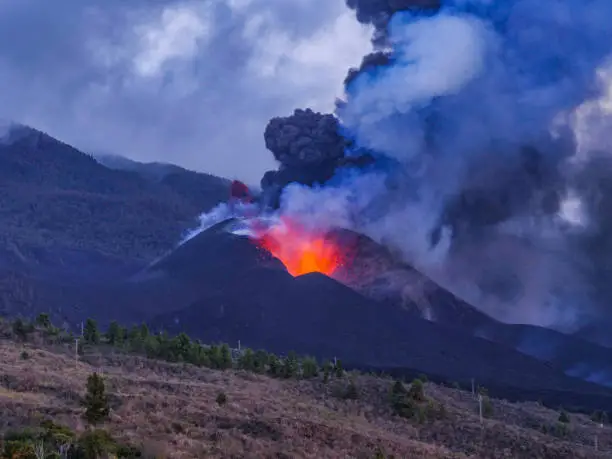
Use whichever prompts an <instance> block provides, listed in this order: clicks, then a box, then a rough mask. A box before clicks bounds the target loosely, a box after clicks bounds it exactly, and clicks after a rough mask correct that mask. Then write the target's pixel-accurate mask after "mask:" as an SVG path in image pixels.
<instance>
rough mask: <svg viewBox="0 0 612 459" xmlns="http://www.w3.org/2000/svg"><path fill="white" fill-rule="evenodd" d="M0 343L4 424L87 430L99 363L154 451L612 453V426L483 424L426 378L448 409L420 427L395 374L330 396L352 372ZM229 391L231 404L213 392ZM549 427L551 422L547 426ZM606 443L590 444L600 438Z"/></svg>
mask: <svg viewBox="0 0 612 459" xmlns="http://www.w3.org/2000/svg"><path fill="white" fill-rule="evenodd" d="M23 350H24V347H23V346H22V345H19V344H15V343H14V342H11V341H0V361H2V363H3V365H2V367H0V410H1V411H0V412H2V416H1V417H0V430H2V431H4V430H6V429H9V428H17V427H20V426H25V425H32V424H36V423H38V422H40V420H41V419H44V418H53V419H54V420H56V421H57V422H61V423H64V424H66V425H68V426H70V427H71V428H73V429H75V430H77V431H82V430H83V429H84V428H85V426H84V425H83V422H82V421H81V418H80V414H81V412H82V411H81V408H80V399H81V396H82V394H83V390H84V387H85V381H86V379H87V376H88V375H89V374H91V373H92V372H93V371H96V370H102V372H103V374H104V375H105V377H106V381H107V387H108V389H109V392H110V394H111V405H112V408H113V409H112V411H111V419H110V421H109V422H108V423H107V425H106V426H105V428H106V429H108V430H109V431H110V432H111V434H112V435H114V436H116V437H117V438H118V439H121V440H126V441H130V442H132V443H134V444H137V445H142V446H143V448H144V450H145V451H146V453H147V457H167V458H204V457H207V458H208V457H210V458H239V457H240V458H266V457H270V458H273V457H274V458H302V457H304V458H317V459H319V458H320V459H322V458H373V457H374V455H375V452H376V450H377V449H379V448H380V449H381V450H382V451H384V452H385V454H387V455H390V454H393V455H395V457H401V458H445V459H446V458H465V457H477V458H495V459H498V458H503V457H508V458H589V459H591V458H597V457H602V458H603V457H612V430H611V429H610V428H609V427H605V428H604V429H601V428H599V427H598V425H596V424H595V423H593V422H592V421H590V420H589V419H588V417H586V416H583V415H571V418H572V419H571V421H572V422H571V425H570V432H569V433H568V434H567V435H566V436H565V437H563V439H560V438H558V437H556V436H555V435H554V433H545V432H544V431H543V429H542V428H543V427H547V428H548V427H551V428H552V427H554V426H555V425H556V420H557V418H558V413H556V412H554V411H551V410H548V409H546V408H543V407H541V406H539V405H537V404H510V403H506V402H503V401H498V400H494V401H493V406H494V414H493V416H492V418H490V419H486V420H485V422H484V424H483V425H482V426H481V425H480V422H479V418H478V413H477V409H476V408H477V404H476V402H475V401H474V400H473V399H472V397H471V394H469V393H465V392H461V391H458V390H454V389H449V388H445V387H440V386H436V385H433V384H426V386H425V392H426V395H427V396H428V397H430V398H431V399H433V400H435V401H436V402H439V403H442V404H444V406H445V407H446V410H447V413H448V414H447V416H446V418H445V419H443V420H439V421H435V422H433V423H424V424H418V423H417V422H415V421H407V420H404V419H401V418H398V417H397V416H394V415H393V414H392V412H391V409H390V406H389V402H388V391H389V388H390V385H391V382H390V381H389V380H384V379H381V378H374V377H370V376H355V381H356V384H357V386H358V388H359V390H360V397H359V399H358V400H353V401H349V400H342V399H341V398H338V397H337V396H335V395H334V394H335V393H336V392H337V391H338V390H339V389H340V388H341V387H342V386H344V385H345V384H346V383H347V381H348V380H332V381H331V382H330V383H328V384H323V382H321V381H314V382H313V381H280V380H275V379H270V378H268V377H265V376H258V375H254V374H250V373H245V372H240V371H226V372H221V371H214V370H208V369H201V368H196V367H193V366H190V365H181V364H169V363H164V362H159V361H152V360H147V359H144V358H140V357H135V356H125V355H121V354H112V353H108V352H106V353H105V355H99V354H97V355H92V354H89V355H85V356H84V357H81V361H79V362H78V363H76V362H75V360H74V358H73V356H72V354H71V353H70V352H68V351H67V350H65V349H61V348H55V349H51V348H45V347H44V346H38V347H36V348H35V347H27V352H28V355H29V357H28V358H27V359H24V358H23V357H22V352H23ZM221 391H223V392H225V393H226V394H227V397H228V402H227V404H225V405H223V406H219V405H217V403H216V401H215V400H216V397H217V395H218V394H219V392H221ZM549 430H550V429H547V431H549ZM596 433H597V434H598V436H599V445H600V448H599V449H600V451H599V452H597V451H595V449H594V448H593V446H592V445H593V443H594V438H595V434H596Z"/></svg>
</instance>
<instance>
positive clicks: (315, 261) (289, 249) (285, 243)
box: [253, 217, 343, 276]
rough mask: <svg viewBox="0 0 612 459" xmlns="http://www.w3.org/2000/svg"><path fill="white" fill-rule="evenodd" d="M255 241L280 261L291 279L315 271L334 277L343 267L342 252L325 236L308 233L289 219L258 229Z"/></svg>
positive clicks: (323, 234)
mask: <svg viewBox="0 0 612 459" xmlns="http://www.w3.org/2000/svg"><path fill="white" fill-rule="evenodd" d="M253 239H254V240H255V242H256V243H257V244H258V245H259V246H260V247H261V248H263V249H265V250H267V251H268V252H270V253H271V254H272V255H273V256H274V257H276V258H278V259H279V260H280V261H281V262H282V263H283V264H284V265H285V267H286V268H287V271H289V273H290V274H291V275H292V276H301V275H303V274H308V273H315V272H317V273H322V274H325V275H327V276H331V275H332V274H333V273H334V272H335V271H336V269H338V267H340V266H341V265H342V260H343V258H342V254H341V251H340V249H339V247H338V246H337V245H336V244H334V243H333V242H332V241H330V240H329V239H328V238H326V233H324V232H317V231H311V230H308V229H306V228H305V227H304V226H302V225H300V224H299V223H297V222H295V221H293V220H291V219H288V218H286V217H282V218H281V219H280V220H279V221H277V222H275V223H274V224H272V225H270V226H268V227H267V228H265V229H259V230H258V231H256V236H255V237H254V238H253Z"/></svg>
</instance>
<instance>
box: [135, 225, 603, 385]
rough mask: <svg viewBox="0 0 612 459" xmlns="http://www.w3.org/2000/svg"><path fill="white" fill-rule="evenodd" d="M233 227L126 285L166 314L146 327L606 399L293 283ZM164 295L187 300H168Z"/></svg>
mask: <svg viewBox="0 0 612 459" xmlns="http://www.w3.org/2000/svg"><path fill="white" fill-rule="evenodd" d="M236 223H237V222H236V221H234V220H228V221H225V222H222V223H219V224H217V225H215V226H213V227H211V228H209V229H207V230H205V231H202V232H201V233H200V234H198V235H197V236H195V237H194V238H192V239H190V240H189V241H187V242H186V243H184V244H183V245H181V246H180V247H178V248H177V249H176V250H175V251H174V252H172V253H170V254H169V255H168V256H166V257H164V258H162V259H161V260H159V261H157V262H156V263H154V264H152V265H151V266H149V267H148V268H147V269H146V270H144V271H142V272H141V273H139V274H138V276H135V277H134V278H132V279H131V280H130V283H129V284H130V285H131V288H132V289H135V290H138V291H140V292H142V294H143V295H146V297H147V298H148V300H147V301H148V303H147V304H148V307H149V308H150V309H149V311H150V312H153V311H154V310H157V311H160V310H163V309H166V311H165V312H162V313H159V314H153V315H154V317H152V319H151V320H150V321H149V322H150V324H151V325H152V326H153V327H154V328H155V329H164V330H166V331H169V332H171V333H178V332H186V333H188V334H189V335H191V336H194V337H197V338H199V339H201V340H203V341H204V342H229V343H237V342H238V341H239V340H240V341H241V343H242V344H243V345H245V346H249V347H252V348H265V349H268V350H270V351H273V352H277V353H281V354H284V353H286V352H288V351H290V350H294V351H296V352H298V353H302V354H311V355H315V356H316V357H318V358H333V357H337V358H341V359H342V360H343V361H344V362H345V363H349V364H353V365H359V366H363V367H368V368H383V367H384V368H407V369H414V370H415V371H422V372H426V373H429V374H432V375H440V376H442V377H444V378H446V379H448V380H466V381H467V380H469V379H470V378H476V379H478V380H479V381H481V382H483V383H484V382H487V383H490V385H491V386H494V385H495V384H498V385H500V384H503V385H505V386H513V387H520V388H522V389H524V390H540V389H545V390H564V391H573V392H589V393H599V394H604V393H607V392H606V390H605V389H604V388H603V387H601V386H598V385H594V384H590V383H588V382H585V381H581V380H579V379H576V378H573V377H569V376H567V375H565V374H564V373H563V371H562V369H560V368H558V367H557V366H556V365H553V364H549V363H543V362H542V361H540V360H538V359H536V358H534V357H532V356H528V355H526V354H524V353H521V352H518V351H517V350H515V349H513V348H511V347H509V346H507V345H505V344H501V343H497V342H494V341H491V340H486V339H484V338H480V337H475V336H472V335H471V334H470V333H466V332H465V330H460V329H459V328H457V327H451V326H448V325H446V324H444V323H436V322H432V321H430V320H426V319H424V318H422V317H421V316H420V314H418V313H416V312H415V310H413V309H410V308H402V307H397V305H394V304H392V303H391V302H384V301H377V300H375V299H373V298H371V297H368V296H366V295H364V294H362V293H360V292H358V291H356V290H355V289H354V288H352V287H350V286H348V285H346V284H345V283H343V282H340V281H339V280H337V279H334V278H333V277H330V276H327V275H325V274H323V273H321V272H310V273H308V274H304V275H293V274H292V273H291V272H289V270H288V268H287V267H286V266H285V265H283V263H282V262H281V260H279V259H278V258H276V257H275V256H274V254H273V253H272V252H271V251H268V250H266V249H265V248H264V247H262V245H261V243H260V242H259V241H257V240H253V238H251V237H249V236H247V235H240V234H234V233H235V232H238V233H239V231H236ZM360 237H361V236H359V235H356V234H355V233H351V232H346V231H344V232H337V233H335V234H334V235H333V241H334V244H337V245H336V247H337V248H338V250H341V251H346V252H344V253H347V254H349V255H358V251H357V247H354V246H353V247H351V246H350V244H348V241H352V243H356V241H358V240H359V239H360ZM328 240H329V241H331V240H332V239H328ZM341 244H346V245H341ZM362 247H363V246H362ZM372 247H373V246H371V247H370V250H371V249H372ZM343 269H344V271H345V273H344V275H346V272H347V268H343ZM341 274H342V273H341V270H338V272H337V275H338V276H340V275H341ZM334 275H336V274H334ZM163 291H174V292H178V291H180V292H181V293H180V295H178V296H177V297H175V298H174V299H172V298H171V297H168V296H167V295H166V296H164V295H161V294H160V292H163ZM145 292H146V293H145ZM143 298H144V296H143ZM133 300H134V298H133ZM457 301H459V300H457ZM154 303H155V306H154ZM141 304H143V303H141ZM460 308H466V310H469V311H470V313H472V314H477V312H476V311H474V310H473V308H471V307H469V305H465V304H462V303H458V304H457V309H460Z"/></svg>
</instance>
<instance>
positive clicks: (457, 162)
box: [283, 0, 612, 330]
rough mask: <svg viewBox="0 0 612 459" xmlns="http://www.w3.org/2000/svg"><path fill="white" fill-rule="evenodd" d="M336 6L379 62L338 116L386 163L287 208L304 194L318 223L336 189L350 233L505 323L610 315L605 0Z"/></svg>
mask: <svg viewBox="0 0 612 459" xmlns="http://www.w3.org/2000/svg"><path fill="white" fill-rule="evenodd" d="M347 3H348V6H349V7H350V8H352V9H354V10H355V11H356V14H357V18H358V20H359V21H360V22H364V23H370V24H373V25H374V26H375V28H376V32H375V34H374V36H373V42H374V45H375V47H376V51H375V53H373V54H371V55H368V56H366V57H365V58H364V60H363V62H362V65H361V66H360V68H358V69H352V70H350V71H349V74H348V76H347V78H346V81H345V83H346V97H345V100H343V101H339V102H338V104H337V111H336V115H337V116H338V119H339V120H340V127H339V129H340V132H341V133H342V135H343V136H344V137H346V138H347V139H348V141H349V147H348V148H347V154H348V155H349V156H350V155H352V154H355V152H356V151H363V150H366V151H369V152H371V153H372V154H373V155H374V156H376V157H378V158H386V160H387V163H384V164H387V167H386V170H385V171H384V178H383V179H381V178H380V175H379V174H380V169H379V170H377V172H376V174H377V176H376V180H364V176H363V174H354V173H353V174H348V175H347V174H345V173H343V174H341V177H340V178H341V180H340V181H339V180H338V177H336V178H335V179H334V180H333V181H332V183H331V184H330V185H328V186H326V187H325V189H319V188H314V189H312V188H306V187H301V188H300V187H299V186H293V185H292V186H291V187H289V188H288V189H287V191H286V192H285V194H284V195H283V206H284V207H286V208H290V207H291V206H292V205H294V204H293V203H295V202H296V200H297V199H298V198H296V195H298V194H300V193H302V196H301V197H300V198H299V202H302V203H303V202H304V201H305V200H307V199H309V198H308V197H310V199H312V200H313V202H317V203H318V205H319V206H320V207H321V208H322V209H323V210H322V211H321V214H322V215H328V214H329V212H326V211H325V209H326V208H329V207H330V206H331V207H332V208H333V207H337V206H338V204H334V198H333V197H332V196H331V195H332V194H333V193H332V192H331V191H330V190H336V191H337V199H338V200H339V201H340V202H341V203H344V205H345V206H348V208H350V209H351V210H350V211H348V213H349V214H351V215H353V217H352V218H351V219H350V225H352V227H353V228H354V229H357V230H360V231H363V232H364V233H366V234H368V235H370V236H372V237H374V238H375V239H377V240H379V241H381V242H383V243H385V244H387V245H389V246H391V247H392V248H394V249H399V250H400V251H401V252H402V253H403V254H404V256H405V258H406V260H407V261H409V262H411V263H413V264H415V265H416V266H417V267H419V268H420V269H421V270H423V271H424V272H425V273H426V274H428V275H430V276H432V277H433V278H434V279H436V280H437V281H438V282H440V283H441V284H442V285H444V286H445V287H447V288H449V289H450V290H452V291H454V292H455V293H456V294H458V295H459V296H461V297H463V298H465V299H466V300H468V301H470V302H471V303H473V304H474V305H475V306H477V307H480V308H481V309H483V310H485V311H486V312H488V313H490V314H492V315H493V316H495V317H497V318H500V319H502V320H505V321H508V322H520V323H536V324H540V325H546V326H553V327H556V328H560V329H565V330H574V329H576V328H577V327H579V326H582V325H585V324H587V323H589V322H590V321H592V320H593V319H594V318H601V317H605V318H608V319H609V318H612V313H611V312H610V311H609V309H607V304H608V303H610V300H612V289H611V288H610V287H609V284H610V282H609V281H610V279H611V275H612V272H611V271H610V268H609V267H608V261H607V259H608V256H609V255H608V254H609V253H611V252H610V251H611V250H612V217H609V216H608V215H612V198H611V196H612V193H610V192H612V180H611V177H612V176H611V175H610V172H611V170H612V169H611V162H610V158H611V157H610V144H609V142H606V141H605V137H604V136H605V132H606V128H607V127H608V126H609V125H610V120H611V118H610V116H609V115H608V112H607V110H606V106H605V104H604V99H605V97H606V96H607V90H608V88H607V82H606V78H605V73H602V72H605V70H606V66H607V64H608V60H609V58H610V57H611V54H612V29H611V28H610V27H609V19H610V18H612V3H611V2H609V1H607V0H590V1H587V2H584V1H578V0H567V1H565V2H557V1H554V0H513V1H512V0H507V1H487V0H454V1H451V0H447V1H444V2H441V3H440V2H437V1H417V0H412V1H410V0H405V1H391V0H389V1H384V0H380V1H377V0H370V1H366V0H362V1H356V0H348V1H347ZM593 146H596V147H597V148H598V149H599V151H593V150H592V148H593ZM365 174H366V175H368V173H367V172H366V173H365ZM355 177H357V178H355ZM364 181H365V182H368V185H367V186H366V185H364ZM373 181H375V182H376V183H377V184H378V186H372V182H373ZM323 192H324V193H325V199H326V201H325V203H323V204H322V203H321V202H322V199H321V193H323ZM302 205H303V204H302ZM323 219H324V218H323ZM311 221H312V219H311ZM345 222H346V219H345ZM347 224H348V223H347Z"/></svg>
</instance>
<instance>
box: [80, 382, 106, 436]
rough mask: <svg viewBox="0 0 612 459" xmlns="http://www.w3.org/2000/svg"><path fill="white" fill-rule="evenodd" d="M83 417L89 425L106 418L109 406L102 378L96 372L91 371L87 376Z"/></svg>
mask: <svg viewBox="0 0 612 459" xmlns="http://www.w3.org/2000/svg"><path fill="white" fill-rule="evenodd" d="M84 405H85V414H84V417H85V419H86V420H87V422H88V423H89V424H91V425H96V424H99V423H100V422H102V421H104V420H105V419H106V418H108V415H109V413H110V407H109V405H108V396H107V395H106V387H105V385H104V379H102V377H101V376H100V375H99V374H98V373H92V374H91V375H89V377H88V378H87V393H86V394H85V401H84Z"/></svg>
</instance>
